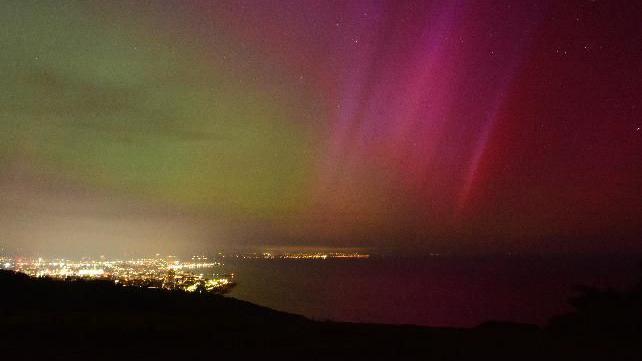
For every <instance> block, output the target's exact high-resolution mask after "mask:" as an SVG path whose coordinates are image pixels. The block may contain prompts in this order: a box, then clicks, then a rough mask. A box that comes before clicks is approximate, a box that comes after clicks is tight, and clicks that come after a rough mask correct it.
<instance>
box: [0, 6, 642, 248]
mask: <svg viewBox="0 0 642 361" xmlns="http://www.w3.org/2000/svg"><path fill="white" fill-rule="evenodd" d="M632 6H633V7H634V8H637V10H641V9H640V7H639V4H638V5H637V7H636V5H635V4H632ZM625 9H626V10H625ZM639 13H640V12H639V11H635V10H631V9H630V8H626V7H623V6H622V7H621V6H618V5H617V4H615V3H612V2H598V1H596V2H590V1H586V2H584V1H571V2H562V3H560V2H546V1H544V2H528V3H526V2H497V1H491V2H471V1H425V2H423V1H411V2H397V1H346V2H341V1H340V2H335V1H284V2H279V3H278V4H272V3H269V2H262V1H220V2H218V1H217V2H209V1H165V2H127V1H90V2H74V1H56V2H38V1H17V2H2V4H1V5H0V19H1V20H2V21H1V22H0V23H1V25H0V27H1V31H0V39H2V40H1V42H2V44H3V51H2V52H1V54H0V69H2V74H3V76H2V78H3V80H2V81H3V86H2V87H1V88H0V144H1V148H0V215H1V217H0V227H1V228H2V229H3V233H2V237H1V239H0V241H1V242H2V247H4V248H5V249H10V250H13V251H15V252H18V253H20V252H22V253H24V254H30V255H41V254H42V255H45V256H51V257H53V256H63V257H69V256H84V255H101V254H109V255H115V256H121V255H125V254H139V255H140V254H142V255H150V254H154V253H157V252H161V253H163V254H173V253H181V252H183V254H194V253H195V252H196V251H198V252H203V251H210V250H216V249H220V248H247V247H259V248H260V247H281V246H284V247H308V248H314V247H319V248H323V247H325V248H342V247H353V248H359V249H364V250H368V251H372V252H375V253H377V252H378V253H386V252H389V251H392V252H403V253H416V252H418V253H429V252H454V253H457V252H465V253H504V252H605V251H606V252H627V251H630V250H639V249H640V242H639V241H640V238H639V237H640V231H641V229H642V228H641V227H642V220H641V218H642V217H640V214H642V170H641V169H642V167H641V166H640V164H641V163H640V162H641V161H642V157H641V154H642V152H641V151H642V131H640V127H642V120H641V119H642V110H641V109H642V104H641V102H640V93H641V91H642V72H641V65H640V61H639V59H638V58H637V57H636V56H633V55H635V54H637V55H638V56H639V53H640V51H641V49H640V44H641V43H642V41H641V40H642V39H641V36H642V35H641V33H640V31H639V21H638V20H639V19H638V16H636V15H635V14H639Z"/></svg>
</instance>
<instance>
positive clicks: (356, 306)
mask: <svg viewBox="0 0 642 361" xmlns="http://www.w3.org/2000/svg"><path fill="white" fill-rule="evenodd" d="M640 260H642V256H641V255H637V256H635V255H615V256H614V255H600V256H579V255H563V256H562V255H560V256H516V255H502V256H485V257H479V256H471V257H462V256H430V257H428V256H427V257H376V256H373V257H371V258H368V259H326V260H300V259H225V260H224V265H223V269H224V271H225V272H232V273H234V274H235V281H236V282H237V286H236V287H235V288H234V289H233V290H232V291H231V292H230V293H229V294H228V295H227V296H228V297H234V298H237V299H240V300H245V301H249V302H252V303H255V304H258V305H262V306H266V307H269V308H272V309H275V310H279V311H285V312H289V313H295V314H300V315H304V316H306V317H309V318H312V319H315V320H333V321H343V322H368V323H383V324H412V325H422V326H434V327H440V326H446V327H472V326H476V325H479V324H480V323H483V322H485V321H489V320H495V321H511V322H523V323H534V324H539V325H545V324H546V322H547V321H548V320H549V319H550V318H551V317H552V316H554V315H558V314H562V313H565V312H568V311H570V310H571V307H570V306H569V305H568V299H569V297H572V296H573V295H574V294H576V290H577V287H578V286H582V285H586V286H594V287H601V288H609V287H612V288H619V289H622V288H626V287H630V286H632V285H633V284H634V283H635V282H636V281H637V280H639V279H640V278H641V277H642V272H641V271H640V268H639V263H640Z"/></svg>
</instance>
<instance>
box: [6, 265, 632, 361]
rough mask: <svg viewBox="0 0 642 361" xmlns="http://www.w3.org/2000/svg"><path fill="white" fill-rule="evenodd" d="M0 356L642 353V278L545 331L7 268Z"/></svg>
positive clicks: (595, 296)
mask: <svg viewBox="0 0 642 361" xmlns="http://www.w3.org/2000/svg"><path fill="white" fill-rule="evenodd" d="M0 295H1V297H0V343H1V344H0V345H1V346H2V347H1V348H0V357H1V358H3V359H10V358H9V357H12V358H11V359H16V357H17V359H34V360H35V359H46V360H57V359H60V360H63V359H64V360H103V359H104V360H129V359H137V360H141V359H144V360H147V359H150V360H193V359H212V360H214V359H217V358H220V357H221V356H223V357H226V356H229V357H235V358H239V357H240V358H247V357H248V356H255V357H260V358H261V359H268V357H269V358H270V359H274V358H275V357H276V358H277V359H300V360H314V359H343V358H351V359H389V360H394V359H407V358H412V359H425V360H472V359H475V360H487V359H488V360H589V359H590V360H593V359H602V360H604V359H606V360H624V359H630V360H642V284H638V285H637V286H635V287H634V288H633V289H631V290H628V291H614V290H597V289H584V290H582V292H581V294H580V295H578V297H577V298H575V299H573V300H572V304H573V306H574V307H575V309H576V311H575V312H573V313H571V314H568V315H563V316H559V317H556V318H554V319H553V320H552V321H551V322H550V324H549V325H547V326H546V327H543V328H540V327H537V326H533V325H522V324H512V323H499V322H489V323H485V324H483V325H481V326H479V327H476V328H472V329H455V328H426V327H414V326H386V325H369V324H349V323H335V322H317V321H311V320H308V319H306V318H304V317H301V316H297V315H292V314H287V313H283V312H277V311H274V310H270V309H267V308H264V307H260V306H256V305H253V304H251V303H247V302H243V301H239V300H236V299H233V298H229V297H224V296H218V295H193V294H186V293H181V292H168V291H163V290H157V289H140V288H123V287H116V286H114V285H112V284H111V283H106V282H89V281H75V282H62V281H54V280H47V279H31V278H29V277H27V276H25V275H22V274H16V273H13V272H6V271H4V272H0Z"/></svg>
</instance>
